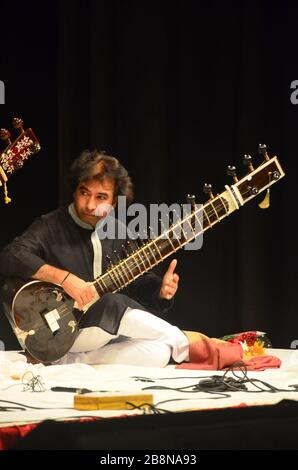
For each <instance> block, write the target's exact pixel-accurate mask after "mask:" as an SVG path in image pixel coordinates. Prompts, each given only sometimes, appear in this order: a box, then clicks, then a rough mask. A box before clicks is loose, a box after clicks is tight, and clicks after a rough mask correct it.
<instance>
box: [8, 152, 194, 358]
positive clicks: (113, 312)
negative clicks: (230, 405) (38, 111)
mask: <svg viewBox="0 0 298 470" xmlns="http://www.w3.org/2000/svg"><path fill="white" fill-rule="evenodd" d="M70 179H71V185H72V189H73V202H72V203H71V204H70V205H69V206H68V207H67V208H66V207H62V208H59V209H57V210H55V211H53V212H51V213H49V214H46V215H43V216H41V217H40V218H38V219H36V220H35V221H34V222H33V223H32V225H31V226H30V227H29V228H28V229H27V230H26V231H25V232H24V234H23V235H21V236H20V237H17V238H16V239H15V240H14V241H13V242H12V243H11V244H10V245H8V246H7V247H6V248H4V249H3V251H2V252H1V253H0V277H1V278H2V279H3V280H4V279H6V278H10V277H20V278H22V279H25V280H26V279H30V278H33V279H38V280H42V281H46V282H50V283H54V284H58V285H60V286H62V287H63V289H64V291H65V292H66V293H67V294H68V295H69V296H70V297H72V298H73V299H74V301H75V305H76V306H77V308H78V309H80V310H83V308H84V306H86V305H88V304H89V303H90V302H91V303H92V302H94V300H95V290H94V288H93V287H92V286H91V285H90V284H89V283H90V281H92V280H93V279H94V278H95V277H97V276H99V275H100V274H101V273H103V272H104V271H105V270H106V269H107V268H108V264H109V260H111V259H113V257H114V255H115V252H117V253H118V254H119V253H121V252H122V253H123V240H120V239H117V238H113V239H109V238H105V239H103V240H100V238H99V237H98V231H97V230H96V226H97V224H98V223H99V222H103V221H104V220H105V217H106V216H107V210H106V208H107V207H114V208H115V207H116V206H117V197H118V196H120V195H122V196H125V197H126V200H127V202H128V203H130V202H131V200H132V197H133V187H132V182H131V179H130V177H129V176H128V174H127V171H126V170H125V168H124V167H123V166H122V165H121V164H120V163H119V161H118V160H117V159H116V158H114V157H109V156H107V155H105V154H104V153H102V152H98V151H96V150H95V151H93V152H90V151H84V152H83V153H82V154H81V155H80V156H79V158H78V159H76V160H75V161H74V163H73V164H72V166H71V171H70ZM115 223H116V224H117V225H118V226H119V224H120V222H119V221H117V219H115ZM176 263H177V262H176V260H172V262H171V263H170V266H169V268H168V270H167V272H166V273H165V275H164V277H163V279H162V280H161V279H160V278H159V277H158V276H156V275H155V274H153V273H152V272H149V273H146V274H145V275H143V276H141V277H139V278H138V279H136V280H135V281H134V282H133V283H132V284H130V285H129V286H127V287H126V288H125V289H124V290H122V292H121V293H106V294H105V295H103V296H102V298H100V299H99V300H97V301H96V302H95V303H93V304H92V305H91V306H90V307H89V309H88V310H87V311H86V313H85V314H84V316H83V318H82V320H81V322H80V332H79V335H78V337H77V338H76V340H75V342H74V344H73V346H72V347H71V349H70V351H69V352H68V353H67V354H66V355H65V356H64V357H63V358H61V359H60V360H59V361H58V362H60V363H70V362H85V363H89V364H94V363H97V364H100V363H120V364H135V365H143V366H152V367H154V366H155V367H163V366H165V365H166V364H168V362H169V360H170V358H171V357H172V358H173V359H174V361H176V362H182V361H185V360H187V359H188V340H187V338H186V336H185V335H184V333H182V331H181V330H179V329H178V328H177V327H175V326H172V325H170V324H169V323H167V322H165V321H164V320H162V319H161V318H159V317H158V316H156V315H153V314H152V313H150V312H149V311H150V310H151V311H154V312H162V311H165V310H167V309H168V308H169V307H170V306H171V299H172V298H173V297H174V295H175V293H176V291H177V288H178V281H179V277H178V275H177V274H176V273H174V270H175V267H176Z"/></svg>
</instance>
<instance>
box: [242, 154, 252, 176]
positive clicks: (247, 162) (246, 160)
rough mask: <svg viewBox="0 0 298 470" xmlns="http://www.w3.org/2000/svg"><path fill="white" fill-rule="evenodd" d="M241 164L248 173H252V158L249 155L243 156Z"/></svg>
mask: <svg viewBox="0 0 298 470" xmlns="http://www.w3.org/2000/svg"><path fill="white" fill-rule="evenodd" d="M243 163H244V165H245V166H247V168H248V171H249V172H252V171H254V167H253V166H252V158H251V156H250V155H244V157H243Z"/></svg>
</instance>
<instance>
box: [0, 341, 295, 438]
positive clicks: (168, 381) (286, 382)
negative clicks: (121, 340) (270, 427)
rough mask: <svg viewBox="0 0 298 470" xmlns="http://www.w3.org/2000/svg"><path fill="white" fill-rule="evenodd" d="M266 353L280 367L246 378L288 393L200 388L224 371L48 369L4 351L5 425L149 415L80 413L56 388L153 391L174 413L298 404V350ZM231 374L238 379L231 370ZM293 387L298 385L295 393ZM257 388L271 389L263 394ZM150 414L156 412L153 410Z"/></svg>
mask: <svg viewBox="0 0 298 470" xmlns="http://www.w3.org/2000/svg"><path fill="white" fill-rule="evenodd" d="M267 352H268V354H271V355H275V356H277V357H279V358H280V359H281V361H282V364H281V367H280V368H278V369H267V370H265V371H251V372H248V373H247V375H248V377H249V378H250V379H257V380H259V381H263V382H266V383H267V384H269V385H270V386H273V387H276V388H278V389H283V390H285V391H281V392H276V393H272V391H270V390H269V388H268V387H266V386H265V385H263V384H262V383H261V382H256V383H255V384H252V383H248V384H246V385H247V389H248V391H225V392H224V393H223V394H221V393H218V392H216V391H214V392H213V393H207V392H205V391H200V390H198V389H197V386H198V384H199V382H200V380H203V379H204V378H208V377H211V376H214V375H216V376H221V375H223V374H224V372H223V371H200V370H182V369H175V367H174V366H172V365H170V366H167V367H165V368H150V367H136V366H126V365H97V366H89V365H86V364H70V365H56V366H55V365H52V366H44V365H42V364H35V365H33V364H28V363H27V362H26V359H25V357H24V356H23V355H21V354H19V353H17V352H9V351H7V352H0V407H1V413H0V427H8V426H13V425H22V424H29V423H39V422H41V421H43V420H46V419H51V420H63V421H65V420H70V419H81V418H82V417H97V418H109V417H116V416H127V417H129V416H135V415H138V414H144V410H143V409H137V408H136V409H130V410H129V409H125V408H123V409H114V410H111V409H101V410H95V411H94V410H91V411H89V410H88V411H80V410H76V409H74V395H75V393H73V392H69V391H67V392H60V391H52V390H51V388H52V387H71V388H75V389H80V388H86V389H89V390H92V391H96V392H97V394H99V395H100V394H102V395H107V394H109V395H112V396H113V394H116V395H117V394H119V393H123V394H125V395H136V394H138V393H144V392H146V393H152V394H153V403H154V406H155V407H156V408H157V409H160V410H163V411H169V412H184V411H194V410H204V409H219V408H229V407H245V406H252V405H267V404H268V405H269V404H276V403H279V402H280V401H281V400H284V399H287V400H294V401H297V400H298V385H297V384H298V351H296V350H281V349H270V350H268V351H267ZM235 373H236V374H237V377H238V378H239V377H241V376H242V372H241V371H237V372H235ZM228 376H229V377H234V378H235V376H234V375H233V374H232V372H229V373H228ZM32 379H33V380H32ZM22 381H23V382H26V383H28V382H29V383H31V385H32V384H33V383H34V387H35V388H36V391H31V390H25V388H26V387H25V386H24V385H23V384H22ZM30 381H31V382H30ZM39 383H42V384H43V386H42V387H41V389H42V390H44V391H38V390H39V389H40V386H39ZM291 385H297V388H296V392H295V391H294V390H295V388H294V387H291ZM148 387H149V388H148ZM151 387H152V388H151ZM159 387H161V389H158V388H159ZM257 387H260V388H261V389H265V390H266V389H267V390H268V391H264V392H262V391H260V389H259V388H257ZM178 389H179V390H178ZM30 407H32V408H30ZM20 408H21V409H20ZM146 413H148V414H150V413H152V411H150V409H148V410H147V411H146ZM0 432H1V429H0Z"/></svg>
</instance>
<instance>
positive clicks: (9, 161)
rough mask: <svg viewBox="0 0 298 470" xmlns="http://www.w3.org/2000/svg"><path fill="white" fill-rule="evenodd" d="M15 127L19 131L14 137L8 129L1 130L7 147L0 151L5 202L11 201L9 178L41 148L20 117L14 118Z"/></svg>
mask: <svg viewBox="0 0 298 470" xmlns="http://www.w3.org/2000/svg"><path fill="white" fill-rule="evenodd" d="M12 126H13V128H14V129H15V130H16V131H17V132H18V135H17V137H16V138H14V139H12V136H11V133H10V132H9V130H7V129H1V130H0V138H1V139H2V140H3V141H4V142H5V143H6V147H5V149H4V150H3V151H1V152H0V187H1V186H3V188H4V201H5V204H8V203H10V202H11V199H10V197H9V195H8V190H7V181H8V178H9V177H10V176H11V175H12V174H13V173H14V172H15V171H16V170H19V169H20V168H22V167H23V165H24V163H25V161H26V160H28V159H29V158H30V157H31V156H32V155H34V154H36V153H38V152H39V150H40V143H39V142H38V140H37V138H36V135H35V134H34V132H33V130H32V129H31V128H28V129H26V130H25V129H24V122H23V121H22V119H20V118H14V119H13V121H12Z"/></svg>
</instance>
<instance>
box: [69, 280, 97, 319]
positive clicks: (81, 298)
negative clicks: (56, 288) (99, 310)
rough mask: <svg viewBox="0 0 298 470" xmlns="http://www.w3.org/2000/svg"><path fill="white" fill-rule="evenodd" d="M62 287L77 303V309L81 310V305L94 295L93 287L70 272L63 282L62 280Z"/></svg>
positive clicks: (85, 303)
mask: <svg viewBox="0 0 298 470" xmlns="http://www.w3.org/2000/svg"><path fill="white" fill-rule="evenodd" d="M62 287H63V289H64V290H65V292H66V293H67V294H68V295H70V297H72V298H73V299H74V300H75V301H76V304H77V305H75V306H76V307H77V308H78V309H79V310H83V307H84V306H85V305H87V304H88V303H89V302H91V300H93V298H94V297H95V290H94V287H92V286H90V284H89V283H88V282H85V281H83V279H80V278H79V277H77V276H75V275H74V274H71V273H70V275H69V276H67V279H66V280H65V282H63V285H62Z"/></svg>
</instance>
